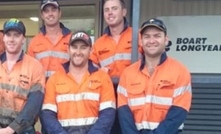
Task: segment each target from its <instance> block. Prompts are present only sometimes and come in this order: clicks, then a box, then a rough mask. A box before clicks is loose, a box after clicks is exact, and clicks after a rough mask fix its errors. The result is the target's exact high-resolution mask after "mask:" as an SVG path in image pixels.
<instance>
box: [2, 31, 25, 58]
mask: <svg viewBox="0 0 221 134" xmlns="http://www.w3.org/2000/svg"><path fill="white" fill-rule="evenodd" d="M3 41H4V44H5V50H6V52H8V53H10V54H18V53H19V52H20V51H21V49H22V45H23V44H24V42H25V37H24V35H23V34H22V33H19V32H18V31H16V30H9V31H8V32H7V33H5V34H4V37H3Z"/></svg>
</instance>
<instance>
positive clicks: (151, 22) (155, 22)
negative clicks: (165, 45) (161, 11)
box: [140, 18, 167, 34]
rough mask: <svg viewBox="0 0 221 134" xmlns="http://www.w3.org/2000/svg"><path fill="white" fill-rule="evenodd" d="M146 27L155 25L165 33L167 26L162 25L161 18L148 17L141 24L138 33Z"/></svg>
mask: <svg viewBox="0 0 221 134" xmlns="http://www.w3.org/2000/svg"><path fill="white" fill-rule="evenodd" d="M147 27H156V28H158V29H160V30H162V31H164V32H165V33H167V28H166V26H165V25H164V23H163V21H162V20H159V19H156V18H152V19H149V20H147V21H145V22H144V23H143V24H142V25H141V29H140V33H141V34H142V33H143V31H144V29H145V28H147Z"/></svg>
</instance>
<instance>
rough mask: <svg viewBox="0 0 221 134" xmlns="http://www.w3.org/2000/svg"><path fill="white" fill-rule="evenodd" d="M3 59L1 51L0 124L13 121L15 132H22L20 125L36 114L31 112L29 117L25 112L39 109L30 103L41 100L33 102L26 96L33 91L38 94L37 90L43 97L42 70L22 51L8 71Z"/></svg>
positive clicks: (39, 64) (30, 120)
mask: <svg viewBox="0 0 221 134" xmlns="http://www.w3.org/2000/svg"><path fill="white" fill-rule="evenodd" d="M6 61H7V58H6V53H3V54H2V55H0V125H7V126H8V125H10V124H13V125H12V126H14V127H15V128H13V129H14V130H15V131H16V130H18V131H22V129H24V127H27V126H31V125H32V124H33V123H34V121H35V116H37V115H35V114H34V113H31V114H32V116H31V117H30V116H29V115H27V114H30V113H29V112H32V111H34V112H36V111H38V110H40V107H41V105H38V107H34V108H33V107H32V106H33V105H34V106H35V105H37V104H38V103H39V102H40V101H41V100H36V101H38V102H37V104H36V103H35V102H34V101H33V100H31V99H30V98H29V97H30V96H29V95H30V94H32V95H35V94H36V93H37V96H39V93H38V92H40V93H41V96H42V99H43V93H44V86H45V76H44V69H43V66H42V65H41V63H40V62H39V61H37V60H36V59H34V58H33V57H31V56H29V55H26V54H24V53H23V52H22V53H21V55H20V57H19V59H18V61H17V62H16V64H15V65H14V66H13V68H12V70H11V71H9V70H8V68H7V62H6ZM39 99H40V98H39ZM30 100H31V102H29V101H30ZM26 102H29V104H26ZM30 105H32V106H30ZM25 106H27V107H25ZM30 107H32V108H33V109H32V108H30ZM25 108H26V109H25ZM21 111H22V112H23V113H21ZM26 112H28V113H26ZM24 115H25V117H24ZM24 123H26V124H24ZM26 125H27V126H26ZM16 132H17V131H16Z"/></svg>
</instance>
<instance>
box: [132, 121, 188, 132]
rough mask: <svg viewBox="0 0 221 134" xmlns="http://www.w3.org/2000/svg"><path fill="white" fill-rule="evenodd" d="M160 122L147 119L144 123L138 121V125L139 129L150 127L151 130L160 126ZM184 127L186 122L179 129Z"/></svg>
mask: <svg viewBox="0 0 221 134" xmlns="http://www.w3.org/2000/svg"><path fill="white" fill-rule="evenodd" d="M158 125H159V123H158V122H147V121H143V122H142V123H136V127H137V129H138V130H141V129H150V130H154V129H156V128H157V127H158ZM183 127H184V124H181V125H180V127H179V128H178V129H180V130H182V129H183Z"/></svg>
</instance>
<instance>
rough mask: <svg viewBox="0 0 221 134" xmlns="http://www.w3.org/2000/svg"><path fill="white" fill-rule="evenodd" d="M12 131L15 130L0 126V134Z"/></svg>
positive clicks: (7, 133)
mask: <svg viewBox="0 0 221 134" xmlns="http://www.w3.org/2000/svg"><path fill="white" fill-rule="evenodd" d="M14 132H15V131H14V130H13V129H12V128H10V127H6V128H0V134H13V133H14Z"/></svg>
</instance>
